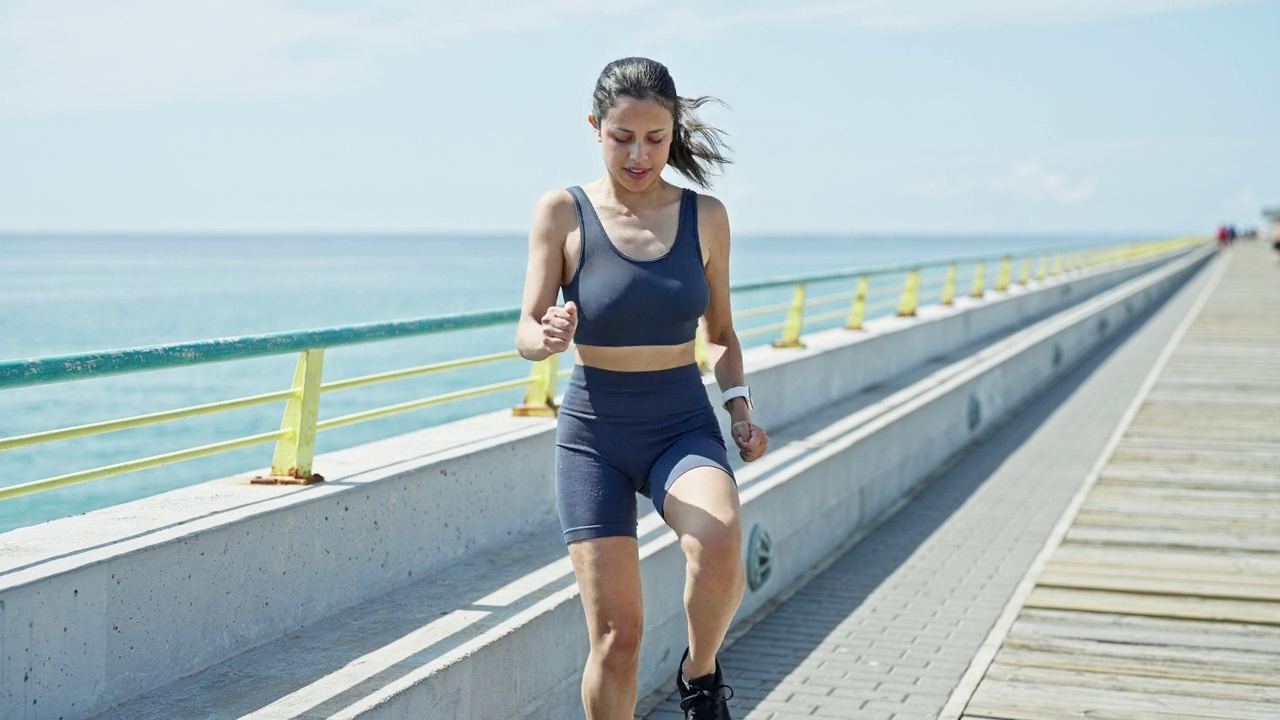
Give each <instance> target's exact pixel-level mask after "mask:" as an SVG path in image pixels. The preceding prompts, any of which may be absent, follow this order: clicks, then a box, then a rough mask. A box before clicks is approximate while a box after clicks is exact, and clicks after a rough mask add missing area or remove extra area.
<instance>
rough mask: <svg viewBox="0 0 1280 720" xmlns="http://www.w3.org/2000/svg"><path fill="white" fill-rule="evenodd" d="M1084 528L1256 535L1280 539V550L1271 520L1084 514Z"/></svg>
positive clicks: (1078, 519)
mask: <svg viewBox="0 0 1280 720" xmlns="http://www.w3.org/2000/svg"><path fill="white" fill-rule="evenodd" d="M1076 524H1077V525H1078V526H1080V527H1099V528H1117V529H1121V530H1134V529H1141V530H1147V529H1150V530H1168V531H1170V532H1181V533H1188V534H1201V533H1203V534H1215V535H1235V534H1256V535H1258V536H1259V537H1260V538H1266V537H1267V536H1271V537H1273V538H1276V539H1277V542H1276V543H1275V545H1274V547H1275V548H1276V549H1277V550H1280V537H1277V536H1276V535H1275V533H1276V531H1277V530H1280V527H1277V526H1280V523H1278V522H1276V521H1275V520H1272V519H1270V518H1249V517H1243V518H1241V517H1234V518H1233V517H1226V518H1212V517H1193V516H1186V515H1183V516H1178V515H1163V514H1131V513H1116V512H1098V511H1094V510H1081V511H1080V514H1079V515H1078V516H1077V517H1076Z"/></svg>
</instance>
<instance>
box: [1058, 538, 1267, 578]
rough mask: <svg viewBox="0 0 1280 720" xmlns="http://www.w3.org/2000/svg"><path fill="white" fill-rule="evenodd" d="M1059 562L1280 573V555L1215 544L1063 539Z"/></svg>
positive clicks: (1255, 573)
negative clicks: (1111, 544) (1125, 543)
mask: <svg viewBox="0 0 1280 720" xmlns="http://www.w3.org/2000/svg"><path fill="white" fill-rule="evenodd" d="M1053 559H1054V561H1055V562H1064V563H1080V564H1089V563H1107V562H1113V563H1116V564H1124V565H1134V566H1138V565H1140V566H1143V567H1148V568H1181V569H1186V570H1218V571H1223V572H1232V573H1241V574H1253V575H1264V576H1277V575H1280V557H1278V556H1275V555H1266V554H1260V553H1248V552H1242V553H1236V552H1229V551H1223V550H1216V549H1212V548H1191V549H1187V550H1181V549H1177V548H1149V549H1144V548H1120V547H1107V546H1100V545H1080V544H1076V543H1063V544H1062V545H1060V546H1058V551H1057V552H1056V553H1055V554H1054V556H1053Z"/></svg>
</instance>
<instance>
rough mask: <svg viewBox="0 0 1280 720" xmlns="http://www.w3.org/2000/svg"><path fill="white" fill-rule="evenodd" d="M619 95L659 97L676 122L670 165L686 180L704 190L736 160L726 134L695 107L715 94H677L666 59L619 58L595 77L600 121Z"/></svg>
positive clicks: (594, 103)
mask: <svg viewBox="0 0 1280 720" xmlns="http://www.w3.org/2000/svg"><path fill="white" fill-rule="evenodd" d="M620 97H630V98H635V99H637V100H656V101H658V102H660V103H662V105H663V106H664V107H666V108H667V110H668V111H670V112H671V117H672V119H673V120H674V121H675V127H674V128H673V130H672V137H671V152H670V154H669V155H668V157H667V164H668V165H670V166H671V167H673V168H675V169H676V171H677V172H679V173H680V174H681V175H684V176H685V177H686V178H688V179H690V180H692V181H693V182H695V183H697V184H699V185H701V186H702V187H704V188H709V187H711V182H710V179H709V177H708V176H709V175H710V174H711V173H712V172H714V171H717V170H719V168H720V167H721V166H723V165H727V164H729V163H731V162H733V161H732V160H730V159H729V157H728V156H727V155H725V152H726V151H727V150H728V149H729V148H728V146H726V145H725V143H724V140H723V136H724V132H722V131H721V130H719V129H717V128H714V127H712V126H710V125H708V124H706V123H704V122H702V121H701V120H699V119H698V116H697V114H696V113H695V111H696V110H697V109H698V108H700V107H702V106H703V105H705V104H707V103H708V102H717V103H720V104H721V105H724V103H723V102H720V101H719V100H717V99H716V98H712V97H707V96H703V97H698V98H684V97H680V96H679V95H677V94H676V84H675V81H674V80H672V79H671V73H670V72H668V71H667V68H666V66H665V65H663V64H662V63H660V62H658V61H656V60H650V59H648V58H641V57H629V58H622V59H621V60H614V61H613V62H611V63H609V64H608V65H606V66H605V67H604V70H603V71H602V72H601V73H600V79H598V80H597V81H596V89H595V93H594V94H593V97H592V108H591V109H592V112H593V113H594V114H595V117H596V123H597V125H599V124H602V123H603V122H604V118H605V116H606V115H608V114H609V111H610V110H611V109H613V106H614V105H615V104H616V103H617V102H618V98H620Z"/></svg>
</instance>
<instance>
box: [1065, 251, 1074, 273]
mask: <svg viewBox="0 0 1280 720" xmlns="http://www.w3.org/2000/svg"><path fill="white" fill-rule="evenodd" d="M1075 269H1076V254H1075V253H1067V272H1068V273H1070V272H1072V271H1073V270H1075Z"/></svg>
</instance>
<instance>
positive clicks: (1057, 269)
mask: <svg viewBox="0 0 1280 720" xmlns="http://www.w3.org/2000/svg"><path fill="white" fill-rule="evenodd" d="M1049 274H1050V275H1051V276H1053V277H1058V276H1059V275H1061V274H1062V253H1054V254H1053V270H1051V271H1050V272H1049Z"/></svg>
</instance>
